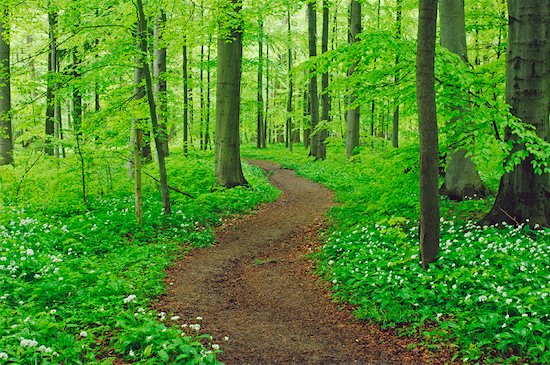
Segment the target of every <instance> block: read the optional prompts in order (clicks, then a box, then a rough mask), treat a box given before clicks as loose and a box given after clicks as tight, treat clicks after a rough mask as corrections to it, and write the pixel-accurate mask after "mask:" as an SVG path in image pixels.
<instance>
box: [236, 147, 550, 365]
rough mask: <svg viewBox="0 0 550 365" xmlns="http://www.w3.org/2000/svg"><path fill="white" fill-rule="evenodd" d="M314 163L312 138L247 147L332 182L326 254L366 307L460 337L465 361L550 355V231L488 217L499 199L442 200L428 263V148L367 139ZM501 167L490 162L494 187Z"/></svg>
mask: <svg viewBox="0 0 550 365" xmlns="http://www.w3.org/2000/svg"><path fill="white" fill-rule="evenodd" d="M331 150H332V151H335V152H333V154H331V155H329V156H328V159H327V160H326V161H317V162H314V161H312V159H310V158H308V157H307V156H306V154H305V152H304V150H303V147H302V146H297V147H296V150H295V152H294V153H292V154H290V153H288V152H287V151H286V150H285V149H284V148H283V147H280V146H277V147H270V148H269V149H268V150H264V151H258V150H255V149H252V148H247V149H245V151H244V152H245V155H246V156H247V157H250V158H263V159H271V160H274V161H277V162H279V163H281V164H282V165H283V166H284V167H288V168H292V169H295V170H296V171H297V173H298V174H300V175H303V176H306V177H308V178H310V179H312V180H315V181H317V182H320V183H322V184H323V185H325V186H327V187H328V188H330V189H331V190H333V191H334V192H335V194H336V199H337V201H338V203H339V205H338V206H337V207H335V208H334V209H333V210H332V211H331V212H330V216H331V218H332V227H331V229H330V231H329V232H326V234H325V236H324V246H323V247H322V250H321V252H319V253H318V254H317V256H316V258H317V259H318V269H319V272H320V273H321V274H322V275H323V277H325V278H326V279H327V280H329V281H330V282H331V283H332V286H333V290H334V293H335V297H336V299H337V300H341V301H346V302H348V303H351V304H353V305H354V306H355V307H356V314H357V316H358V317H359V318H361V319H365V320H369V321H375V322H377V323H380V324H381V325H382V326H383V327H391V328H397V329H398V330H399V332H400V333H401V334H403V335H406V336H415V337H418V336H420V337H419V338H421V342H423V343H424V344H425V345H426V346H428V347H430V348H434V349H437V348H449V347H450V348H451V349H452V350H453V351H455V353H456V355H455V359H458V360H463V361H464V362H465V363H499V364H500V363H524V362H525V363H549V362H550V323H549V315H550V305H549V302H550V300H549V296H550V287H549V282H550V267H549V265H550V254H549V253H550V230H549V229H544V230H540V229H539V230H532V229H530V228H529V227H526V226H522V227H519V228H515V227H511V226H507V227H504V228H502V229H497V228H495V227H486V226H479V225H477V224H476V222H477V221H479V219H480V218H481V217H483V215H484V214H485V213H486V212H487V211H488V210H489V209H490V207H491V205H492V202H493V199H487V200H468V201H464V202H461V203H456V202H452V201H449V200H448V199H444V198H442V199H441V210H442V214H441V215H442V218H441V252H440V255H439V259H438V261H437V262H436V263H435V264H432V265H431V266H430V268H429V270H427V271H423V270H422V268H421V266H420V264H419V250H418V245H419V243H418V230H417V226H418V223H417V220H418V218H417V217H418V203H417V202H418V195H417V194H418V164H417V155H418V147H417V146H416V147H415V146H412V147H405V148H400V149H399V150H395V149H389V148H388V149H382V150H378V149H377V150H371V149H369V148H366V149H364V150H362V151H361V153H360V154H359V155H358V156H355V157H354V158H353V159H352V160H351V161H349V162H348V161H346V160H345V159H344V158H343V157H342V156H344V151H343V150H342V149H341V148H331ZM495 171H497V169H492V168H490V167H486V168H485V169H482V170H481V174H482V177H483V179H484V180H485V181H486V182H487V183H488V184H489V185H490V186H491V187H492V188H493V189H494V190H496V188H497V184H498V178H499V176H498V174H497V173H496V172H495Z"/></svg>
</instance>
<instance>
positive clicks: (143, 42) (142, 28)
mask: <svg viewBox="0 0 550 365" xmlns="http://www.w3.org/2000/svg"><path fill="white" fill-rule="evenodd" d="M137 10H138V37H139V44H140V51H141V61H142V64H143V72H144V74H145V86H146V92H147V101H148V104H149V117H150V118H151V124H152V126H153V137H154V140H155V146H156V149H157V155H158V167H159V175H160V176H159V181H160V194H161V199H162V207H163V211H164V214H171V213H172V208H171V205H170V190H169V189H168V177H167V173H166V162H165V156H164V150H163V143H162V140H161V139H160V131H159V122H158V119H157V110H156V109H157V107H156V104H155V95H154V93H153V81H152V77H151V70H150V69H149V63H148V62H147V22H146V19H145V14H144V11H143V1H142V0H137Z"/></svg>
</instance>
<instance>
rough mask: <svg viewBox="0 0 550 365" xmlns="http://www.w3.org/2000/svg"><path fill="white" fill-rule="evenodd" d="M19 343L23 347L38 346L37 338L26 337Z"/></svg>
mask: <svg viewBox="0 0 550 365" xmlns="http://www.w3.org/2000/svg"><path fill="white" fill-rule="evenodd" d="M19 344H20V345H21V346H22V347H36V346H38V342H37V341H35V340H28V339H26V338H22V339H21V342H19Z"/></svg>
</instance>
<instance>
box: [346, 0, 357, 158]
mask: <svg viewBox="0 0 550 365" xmlns="http://www.w3.org/2000/svg"><path fill="white" fill-rule="evenodd" d="M359 33H361V3H359V2H358V1H356V0H351V3H350V16H349V42H350V43H351V44H353V43H355V42H357V35H358V34H359ZM355 68H356V65H353V66H352V67H350V69H349V70H348V76H351V75H353V73H354V72H355ZM356 99H357V96H356V95H355V94H353V93H352V94H351V95H350V96H349V104H350V105H353V104H354V103H355V101H356ZM360 110H361V108H360V107H359V106H358V105H357V106H355V107H352V108H349V109H348V110H347V112H346V125H347V128H346V155H347V157H348V158H349V157H351V156H352V154H353V150H354V149H355V148H356V147H357V146H359V133H360V128H359V119H360Z"/></svg>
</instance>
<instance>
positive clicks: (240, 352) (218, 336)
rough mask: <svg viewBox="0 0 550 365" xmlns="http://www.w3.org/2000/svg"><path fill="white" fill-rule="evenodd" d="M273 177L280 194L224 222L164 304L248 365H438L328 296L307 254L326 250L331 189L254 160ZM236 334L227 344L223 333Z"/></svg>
mask: <svg viewBox="0 0 550 365" xmlns="http://www.w3.org/2000/svg"><path fill="white" fill-rule="evenodd" d="M252 163H253V164H255V165H258V166H260V167H262V168H263V169H265V170H266V171H270V172H272V173H271V174H270V181H271V182H272V183H273V184H274V185H275V186H277V187H278V188H279V189H281V190H282V191H283V194H282V196H281V198H280V199H279V200H278V201H277V202H275V203H272V204H268V205H265V206H263V207H261V208H260V209H259V210H257V211H256V212H254V213H253V214H250V215H247V216H244V217H239V218H238V219H233V220H229V221H226V222H225V223H224V224H223V225H222V226H220V227H219V228H218V229H217V230H216V237H217V244H216V245H214V246H212V247H209V248H205V249H197V250H194V251H192V252H191V254H189V255H188V256H186V257H185V258H184V259H183V260H181V261H179V262H177V263H175V265H174V266H173V267H172V268H171V269H170V270H169V272H168V277H167V279H166V281H167V284H168V292H167V295H166V296H165V297H163V298H161V300H160V302H159V303H158V308H159V309H161V310H164V311H167V312H170V313H173V314H174V315H178V316H180V317H181V320H180V321H181V323H197V319H196V317H198V316H200V317H202V320H201V321H200V322H201V325H202V329H201V332H203V331H204V333H209V334H211V335H212V336H213V337H214V342H216V343H218V344H220V345H221V347H222V350H223V353H222V354H221V356H220V360H221V361H223V362H224V363H226V364H228V365H247V364H251V365H252V364H254V365H260V364H429V363H432V364H440V363H444V362H446V361H449V357H448V355H447V354H446V353H438V354H432V353H430V352H429V351H427V350H425V349H423V348H421V347H416V346H414V347H416V349H414V350H408V347H409V345H411V344H413V340H411V339H405V338H399V337H397V336H396V335H395V333H393V332H391V331H384V330H381V329H380V327H379V326H377V325H374V324H369V323H365V322H360V321H357V320H355V319H354V318H353V316H352V315H351V311H350V309H349V308H346V307H344V306H342V305H338V304H335V303H334V302H332V301H331V296H330V292H329V291H328V290H327V285H326V283H324V282H322V281H320V280H319V278H317V277H316V276H315V275H314V274H312V271H313V267H312V264H311V262H310V261H308V260H307V258H306V255H307V254H308V253H310V252H312V250H314V249H316V248H317V247H318V246H319V240H318V231H319V229H322V227H323V215H324V213H325V212H326V211H327V210H328V209H329V208H330V207H331V206H332V205H333V196H332V194H331V192H330V191H328V190H326V189H325V188H323V187H321V186H320V185H318V184H315V183H313V182H311V181H308V180H306V179H304V178H301V177H296V175H295V173H294V172H293V171H290V170H285V169H281V168H279V167H278V166H277V165H275V164H273V163H269V162H264V161H252ZM225 336H227V337H229V340H227V341H225V340H224V337H225Z"/></svg>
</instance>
